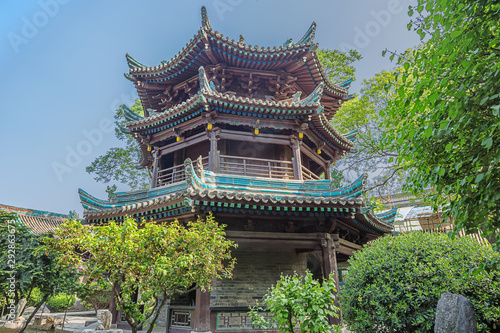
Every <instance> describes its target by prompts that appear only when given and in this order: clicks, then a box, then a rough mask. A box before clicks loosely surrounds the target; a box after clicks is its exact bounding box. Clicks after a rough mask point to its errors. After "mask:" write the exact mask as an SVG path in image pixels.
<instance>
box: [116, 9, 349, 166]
mask: <svg viewBox="0 0 500 333" xmlns="http://www.w3.org/2000/svg"><path fill="white" fill-rule="evenodd" d="M202 15H203V17H204V18H203V20H202V27H201V28H200V30H199V31H198V33H197V34H196V35H195V36H194V37H193V39H191V41H190V42H189V43H188V44H187V45H186V46H185V47H184V48H183V49H182V50H181V52H179V54H177V55H176V56H175V57H174V58H172V59H171V60H170V61H164V62H162V63H161V64H159V65H157V66H154V67H149V66H145V65H143V64H142V63H140V62H139V61H137V60H135V59H134V58H132V57H131V56H130V55H128V54H127V55H126V59H127V63H128V65H129V68H130V71H129V73H127V74H125V77H126V78H127V79H129V80H130V81H132V82H133V83H134V84H135V86H136V88H137V91H138V94H139V97H140V99H141V102H142V106H143V109H144V110H145V115H146V117H145V118H143V119H138V118H134V117H136V116H132V117H128V118H127V119H128V120H130V121H131V122H130V123H129V124H128V128H129V130H130V132H134V133H139V134H140V135H141V136H144V135H152V134H155V133H158V132H160V131H164V130H165V129H168V128H171V127H174V126H176V127H178V126H183V125H184V123H187V122H189V120H192V119H194V118H195V117H198V116H200V115H201V113H202V112H204V111H207V112H209V110H208V108H207V107H212V108H211V110H215V111H216V112H217V113H220V114H224V113H225V114H228V115H237V116H240V117H241V116H242V117H243V118H248V119H251V118H252V117H253V118H268V119H276V120H277V121H280V123H282V124H281V125H282V126H285V127H286V126H288V127H289V128H290V129H292V128H293V129H297V128H298V126H300V125H302V124H307V125H308V126H309V128H308V129H307V130H306V131H305V132H304V134H305V135H306V136H307V137H308V138H309V139H311V140H312V141H313V142H315V143H320V145H323V144H325V145H326V146H327V147H329V149H327V150H326V151H325V152H326V153H327V154H329V156H330V157H331V158H333V159H334V160H335V159H338V158H340V156H342V155H343V153H344V152H346V151H349V150H350V149H351V148H352V146H353V144H352V142H351V140H350V139H349V138H346V137H344V136H343V135H342V134H340V133H338V132H337V131H335V129H333V128H332V126H331V125H330V120H331V119H332V117H333V116H334V115H335V113H336V111H337V110H338V109H339V108H340V107H341V105H342V103H343V102H344V101H345V100H347V99H349V98H350V95H349V94H348V91H347V89H346V88H345V87H340V86H336V85H334V84H332V83H331V82H330V81H329V80H328V78H327V77H326V75H325V73H324V71H323V68H322V67H321V64H320V61H319V59H318V56H317V53H316V52H315V51H316V49H317V47H318V46H317V44H314V42H313V41H314V35H315V31H316V24H315V23H313V24H312V25H311V27H310V28H309V29H308V31H307V32H306V34H305V35H304V36H303V37H302V38H301V39H300V40H299V41H298V42H297V43H292V42H291V41H290V40H289V41H287V42H286V43H285V44H283V45H280V46H278V47H272V48H271V47H267V48H264V47H258V46H252V45H248V44H246V43H245V40H244V38H243V36H240V39H239V41H234V40H229V38H227V37H224V36H223V35H222V34H220V33H219V32H217V31H214V30H212V28H211V26H210V23H209V21H208V18H207V16H206V10H205V9H202ZM201 71H203V73H201ZM203 77H204V78H205V80H206V82H207V83H209V82H211V83H210V84H211V86H210V87H206V88H205V89H201V87H202V85H203V82H202V81H203ZM346 86H347V85H346ZM242 92H243V93H242ZM301 96H302V97H303V98H302V99H301ZM306 96H307V97H306ZM304 97H305V98H304ZM204 106H205V108H204ZM283 120H285V121H286V120H292V121H293V122H283ZM220 121H221V122H223V121H224V120H222V119H220ZM285 123H287V125H285ZM197 125H199V126H201V124H197ZM243 125H245V124H243ZM246 125H247V126H251V124H249V123H248V122H247V124H246ZM263 126H266V125H263ZM267 126H273V125H272V124H267ZM161 138H162V139H164V138H165V136H164V135H163V136H162V137H161ZM159 139H160V138H157V140H159ZM153 142H154V140H153V141H151V142H148V143H153ZM140 143H143V142H141V141H140Z"/></svg>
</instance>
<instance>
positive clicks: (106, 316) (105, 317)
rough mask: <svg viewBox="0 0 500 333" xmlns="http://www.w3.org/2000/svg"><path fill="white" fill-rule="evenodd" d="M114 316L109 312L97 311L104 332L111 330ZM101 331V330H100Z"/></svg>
mask: <svg viewBox="0 0 500 333" xmlns="http://www.w3.org/2000/svg"><path fill="white" fill-rule="evenodd" d="M112 318H113V315H112V314H111V311H109V310H97V319H99V320H100V321H101V322H102V330H109V328H110V327H111V320H112ZM98 329H99V328H98Z"/></svg>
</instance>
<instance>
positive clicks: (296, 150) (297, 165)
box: [291, 136, 303, 180]
mask: <svg viewBox="0 0 500 333" xmlns="http://www.w3.org/2000/svg"><path fill="white" fill-rule="evenodd" d="M291 144H292V151H293V177H294V178H295V179H296V180H302V179H303V178H302V158H301V156H300V145H301V144H302V141H299V140H298V139H297V138H296V137H295V136H293V137H292V138H291Z"/></svg>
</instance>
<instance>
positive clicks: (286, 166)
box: [157, 155, 320, 186]
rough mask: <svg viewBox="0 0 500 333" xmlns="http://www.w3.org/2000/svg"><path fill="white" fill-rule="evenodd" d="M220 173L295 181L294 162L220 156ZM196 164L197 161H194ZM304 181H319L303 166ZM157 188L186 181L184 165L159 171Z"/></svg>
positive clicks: (204, 162)
mask: <svg viewBox="0 0 500 333" xmlns="http://www.w3.org/2000/svg"><path fill="white" fill-rule="evenodd" d="M219 156H220V157H219V163H218V165H219V170H218V172H219V173H222V174H229V175H240V176H249V177H263V178H277V179H294V174H293V162H291V161H278V160H269V159H263V158H253V157H238V156H228V155H219ZM194 162H195V163H196V162H197V161H194ZM202 164H203V168H204V169H205V170H208V156H205V157H203V158H202ZM301 172H302V178H303V179H304V180H319V179H320V178H319V177H318V176H317V175H316V174H314V173H313V172H312V171H311V170H309V169H307V168H306V167H304V166H302V170H301ZM157 179H158V180H157V186H163V185H168V184H173V183H178V182H181V181H183V180H185V179H186V174H185V171H184V164H180V165H175V166H173V167H170V168H166V169H162V170H158V178H157Z"/></svg>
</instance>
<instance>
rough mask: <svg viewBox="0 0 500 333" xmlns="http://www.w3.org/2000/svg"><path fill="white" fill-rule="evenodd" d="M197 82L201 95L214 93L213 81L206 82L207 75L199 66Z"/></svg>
mask: <svg viewBox="0 0 500 333" xmlns="http://www.w3.org/2000/svg"><path fill="white" fill-rule="evenodd" d="M198 73H199V77H200V78H199V80H200V91H201V92H202V93H216V92H217V90H216V89H215V84H214V83H213V81H208V78H207V73H206V72H205V68H204V67H203V66H200V68H198Z"/></svg>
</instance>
